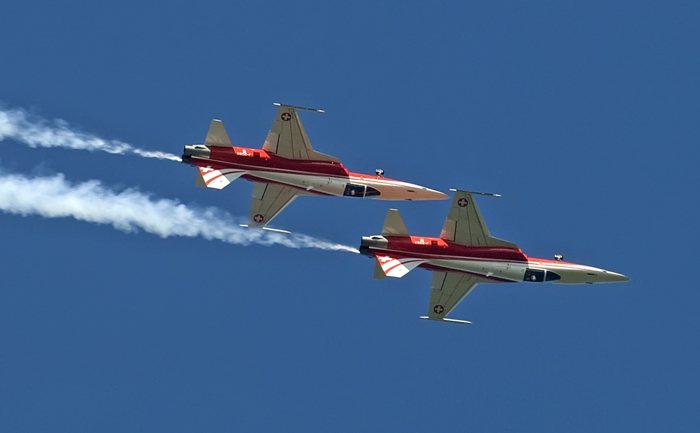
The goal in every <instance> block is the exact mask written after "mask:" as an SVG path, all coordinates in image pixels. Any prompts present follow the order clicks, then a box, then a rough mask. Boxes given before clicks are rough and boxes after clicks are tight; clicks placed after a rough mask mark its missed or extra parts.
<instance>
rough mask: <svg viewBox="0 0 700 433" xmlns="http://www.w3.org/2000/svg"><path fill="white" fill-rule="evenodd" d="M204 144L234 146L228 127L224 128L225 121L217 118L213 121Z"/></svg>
mask: <svg viewBox="0 0 700 433" xmlns="http://www.w3.org/2000/svg"><path fill="white" fill-rule="evenodd" d="M204 144H205V145H207V146H216V147H233V144H231V139H230V138H228V134H227V133H226V128H224V122H222V121H221V120H217V119H214V120H212V121H211V124H210V125H209V132H207V138H206V139H205V140H204Z"/></svg>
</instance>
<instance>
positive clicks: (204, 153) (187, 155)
mask: <svg viewBox="0 0 700 433" xmlns="http://www.w3.org/2000/svg"><path fill="white" fill-rule="evenodd" d="M210 155H211V150H209V147H207V146H204V145H202V144H195V145H193V146H185V148H184V149H183V150H182V162H184V163H186V164H192V157H195V158H202V159H209V156H210Z"/></svg>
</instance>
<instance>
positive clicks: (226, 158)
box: [182, 145, 448, 200]
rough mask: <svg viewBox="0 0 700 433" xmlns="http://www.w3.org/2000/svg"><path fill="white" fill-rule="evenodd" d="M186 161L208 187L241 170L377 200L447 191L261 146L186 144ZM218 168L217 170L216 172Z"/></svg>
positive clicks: (253, 176)
mask: <svg viewBox="0 0 700 433" xmlns="http://www.w3.org/2000/svg"><path fill="white" fill-rule="evenodd" d="M182 160H183V162H186V163H189V164H191V165H194V166H198V167H201V168H202V171H203V172H205V171H206V169H211V170H210V171H211V172H212V173H211V175H209V176H208V175H207V174H204V175H203V178H204V182H205V183H206V184H207V186H209V184H210V183H211V182H215V181H216V179H217V176H221V175H227V174H233V173H242V174H241V176H240V177H242V178H243V179H246V180H249V181H253V182H266V183H278V184H283V185H288V186H291V187H294V188H297V189H299V190H302V191H305V193H306V194H310V195H330V196H348V197H358V198H371V199H378V200H442V199H446V198H448V196H447V195H446V194H443V193H441V192H439V191H435V190H432V189H429V188H426V187H423V186H419V185H414V184H411V183H407V182H402V181H399V180H393V179H387V178H384V177H380V176H376V175H368V174H360V173H352V172H349V171H348V170H347V169H345V167H343V164H341V163H339V162H335V161H311V160H295V159H287V158H282V157H280V156H277V155H275V154H274V153H269V152H266V151H265V150H262V149H249V148H243V147H216V146H204V145H195V146H185V149H184V152H183V156H182ZM215 171H217V172H218V173H214V172H215Z"/></svg>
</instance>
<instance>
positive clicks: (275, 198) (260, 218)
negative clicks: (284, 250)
mask: <svg viewBox="0 0 700 433" xmlns="http://www.w3.org/2000/svg"><path fill="white" fill-rule="evenodd" d="M297 195H299V190H297V189H295V188H292V187H289V186H285V185H280V184H277V183H265V182H254V185H253V200H252V201H251V203H250V214H249V216H248V227H258V228H260V227H263V226H265V225H267V224H268V223H269V222H270V221H272V219H273V218H274V217H276V216H277V214H278V213H280V212H282V209H284V208H285V207H287V205H288V204H289V203H291V202H292V200H294V199H295V198H296V197H297Z"/></svg>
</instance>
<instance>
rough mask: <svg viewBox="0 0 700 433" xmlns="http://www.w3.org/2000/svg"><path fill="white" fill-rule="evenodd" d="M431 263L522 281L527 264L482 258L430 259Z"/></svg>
mask: <svg viewBox="0 0 700 433" xmlns="http://www.w3.org/2000/svg"><path fill="white" fill-rule="evenodd" d="M428 263H429V264H431V265H434V266H439V267H441V268H446V269H451V270H454V271H462V272H469V273H470V274H477V275H483V276H484V277H494V278H502V279H505V280H512V281H522V280H523V276H524V275H525V269H526V268H527V265H526V264H523V263H508V262H487V261H481V260H429V261H428Z"/></svg>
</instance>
